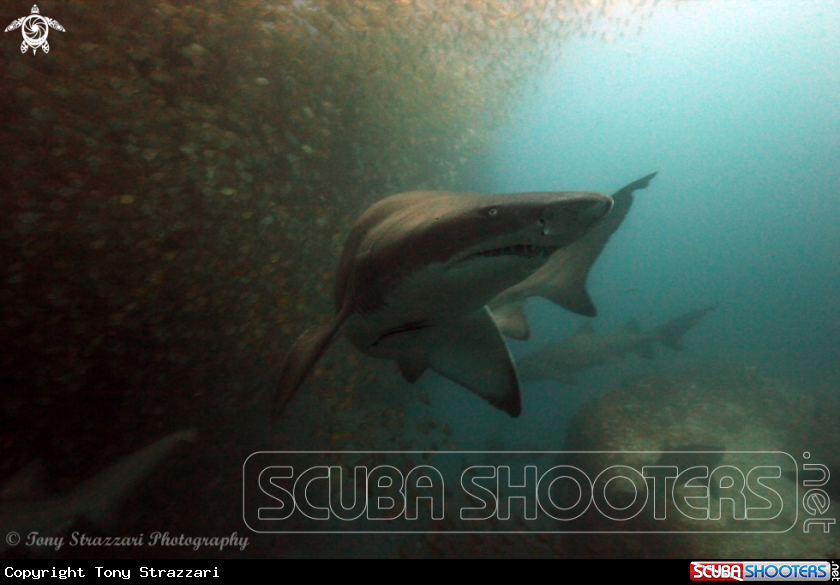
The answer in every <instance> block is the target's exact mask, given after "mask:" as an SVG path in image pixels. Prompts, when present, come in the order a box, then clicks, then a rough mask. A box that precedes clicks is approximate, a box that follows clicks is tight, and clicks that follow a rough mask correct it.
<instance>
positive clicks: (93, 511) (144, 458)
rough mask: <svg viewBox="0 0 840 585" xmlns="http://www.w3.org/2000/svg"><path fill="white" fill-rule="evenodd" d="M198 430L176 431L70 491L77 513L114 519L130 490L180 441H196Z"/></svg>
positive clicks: (97, 519)
mask: <svg viewBox="0 0 840 585" xmlns="http://www.w3.org/2000/svg"><path fill="white" fill-rule="evenodd" d="M197 434H198V433H197V432H196V430H195V429H187V430H183V431H179V432H177V433H173V434H171V435H169V436H167V437H164V438H163V439H160V440H159V441H156V442H154V443H152V444H151V445H149V446H148V447H144V448H143V449H140V450H139V451H136V452H135V453H132V454H131V455H129V456H128V457H126V458H125V459H123V460H121V461H119V462H118V463H116V464H115V465H112V466H111V467H109V468H108V469H106V470H105V471H102V472H100V473H98V474H97V475H94V476H93V477H92V478H90V479H88V480H86V481H85V482H84V483H82V484H81V485H80V486H79V487H78V488H77V489H76V491H75V492H73V494H72V495H71V502H72V504H71V506H72V508H73V509H74V510H75V515H76V516H85V517H86V518H89V519H90V520H92V521H94V522H96V523H97V524H99V525H106V524H108V523H110V522H112V520H113V516H114V513H115V512H116V510H117V508H118V507H119V505H120V504H121V503H122V502H123V500H124V499H125V498H126V496H128V494H130V493H131V490H132V489H133V488H134V487H135V486H136V485H137V484H139V483H140V482H141V481H142V480H143V479H145V478H146V477H147V476H148V475H149V474H150V473H151V472H152V470H153V469H154V468H155V466H156V465H157V464H158V463H159V462H160V461H161V460H162V459H163V458H165V457H166V456H167V455H169V453H170V452H172V450H173V449H175V447H176V446H178V444H179V443H181V442H182V441H194V440H195V438H196V436H197Z"/></svg>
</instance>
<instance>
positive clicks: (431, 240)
mask: <svg viewBox="0 0 840 585" xmlns="http://www.w3.org/2000/svg"><path fill="white" fill-rule="evenodd" d="M611 207H612V200H611V199H610V198H609V197H607V196H606V195H603V194H601V193H592V192H553V193H517V194H512V195H481V194H478V193H453V192H447V191H417V192H411V193H403V194H400V195H395V196H392V197H389V198H387V199H385V200H383V201H381V202H380V203H378V204H376V205H374V206H373V207H371V208H370V209H369V210H368V211H367V212H366V213H365V214H364V215H363V216H362V217H361V218H360V219H359V221H358V223H357V225H356V227H355V228H354V230H353V233H351V235H350V238H349V239H348V245H347V246H346V247H345V250H344V255H343V257H342V261H341V266H340V268H339V275H338V279H337V282H336V308H337V310H338V311H341V309H342V307H343V306H344V305H345V303H347V302H350V303H353V304H355V305H356V307H357V308H358V310H359V311H360V312H361V313H363V314H370V313H372V312H375V311H377V310H378V309H380V308H381V307H382V306H383V305H384V304H385V303H387V302H388V298H389V297H390V296H393V295H395V294H397V295H398V294H399V287H400V286H401V285H402V284H403V283H405V284H406V285H407V286H414V287H415V288H416V285H417V284H419V285H420V286H421V287H423V288H424V289H426V290H424V291H423V294H424V295H425V296H429V295H431V296H432V297H435V296H444V297H447V298H448V301H449V302H448V303H447V307H450V308H453V309H456V310H460V307H461V306H462V305H469V306H470V307H472V308H476V309H477V308H479V307H481V306H483V305H485V304H486V303H487V301H488V300H490V299H491V298H492V296H490V297H488V296H487V295H488V292H489V291H496V292H497V293H498V292H501V291H503V290H505V289H506V288H508V287H510V286H512V285H513V284H516V283H518V282H520V281H521V280H522V279H524V278H526V277H527V276H529V275H530V274H531V273H533V272H534V271H536V270H537V269H539V268H540V267H541V266H542V265H543V264H544V263H545V262H546V261H547V260H548V258H549V257H550V256H551V255H552V254H553V253H554V252H555V251H557V250H558V249H560V248H564V247H566V246H568V245H570V244H571V243H572V242H574V241H576V240H578V239H579V238H580V237H581V236H583V234H584V233H586V231H587V230H588V229H589V228H590V227H592V226H593V225H594V224H595V223H596V222H597V221H598V220H599V219H601V218H602V217H603V216H604V215H606V213H607V212H609V210H610V209H611ZM424 272H425V273H427V276H429V278H430V279H432V280H434V281H435V282H434V286H435V290H428V289H427V287H425V286H424V285H423V284H420V283H415V281H416V280H417V278H418V277H420V276H421V275H423V273H424ZM429 284H430V285H431V284H432V283H429ZM432 302H434V301H432ZM453 305H454V306H453ZM438 308H440V309H443V308H444V307H438ZM424 309H425V308H424ZM426 310H427V309H426Z"/></svg>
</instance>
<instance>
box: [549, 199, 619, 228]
mask: <svg viewBox="0 0 840 585" xmlns="http://www.w3.org/2000/svg"><path fill="white" fill-rule="evenodd" d="M612 206H613V200H612V199H611V198H610V197H608V196H607V195H604V194H603V193H595V192H583V193H574V194H573V196H572V197H571V198H570V199H567V200H565V201H563V202H561V203H560V204H558V205H557V206H552V207H550V208H548V209H546V210H545V211H544V213H543V215H542V217H540V219H539V225H540V226H541V227H542V233H543V235H544V236H561V235H563V234H568V235H570V236H572V237H574V238H576V237H579V236H580V235H581V232H582V231H585V230H587V229H588V228H590V227H591V226H592V225H594V224H595V223H597V222H598V221H599V220H601V218H603V217H604V216H605V215H607V214H608V213H609V212H610V210H611V209H612Z"/></svg>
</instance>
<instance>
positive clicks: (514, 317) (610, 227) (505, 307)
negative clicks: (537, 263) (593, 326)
mask: <svg viewBox="0 0 840 585" xmlns="http://www.w3.org/2000/svg"><path fill="white" fill-rule="evenodd" d="M656 175H657V173H651V174H650V175H647V176H646V177H642V178H641V179H638V180H636V181H633V182H632V183H630V184H629V185H626V186H624V187H622V188H621V189H619V190H618V191H616V192H615V193H614V194H613V195H612V199H613V201H614V202H615V204H614V205H613V209H612V211H610V214H609V215H608V216H607V217H606V218H605V219H604V221H602V222H600V223H599V224H598V225H597V226H596V227H595V228H593V229H591V230H589V232H588V233H587V234H586V235H585V236H584V237H582V238H581V239H580V240H578V241H577V242H575V243H574V244H572V245H571V246H569V247H567V248H564V249H562V250H558V251H557V252H555V253H554V254H553V255H552V256H551V258H550V259H549V260H548V262H546V263H545V266H543V267H542V268H540V269H539V270H538V271H536V272H534V274H532V275H531V276H530V277H528V278H527V279H525V280H523V281H522V282H520V283H519V284H517V285H516V286H513V287H511V288H509V289H507V290H506V291H504V292H503V293H502V294H500V295H499V296H498V297H496V298H495V299H493V300H492V301H491V302H490V304H489V305H488V306H489V308H490V311H491V312H492V313H493V317H494V318H495V319H496V323H497V324H498V325H499V329H501V330H502V333H504V334H505V335H507V336H508V337H512V338H514V339H519V340H523V341H524V340H526V339H529V338H530V337H531V330H530V328H529V326H528V319H527V317H526V316H525V300H526V299H527V298H528V297H535V296H540V297H544V298H546V299H548V300H550V301H553V302H554V303H557V304H558V305H560V306H561V307H563V308H564V309H568V310H569V311H572V312H573V313H577V314H578V315H585V316H587V317H594V316H595V315H596V314H597V311H596V309H595V305H594V304H593V303H592V300H591V299H590V298H589V293H588V292H586V277H587V275H588V274H589V270H590V269H591V268H592V265H593V264H595V261H596V260H598V256H599V255H600V254H601V251H602V250H603V249H604V246H606V245H607V242H608V241H609V239H610V236H611V235H613V233H615V231H616V230H617V229H618V227H619V226H620V225H621V223H622V222H623V221H624V218H625V217H627V213H628V212H629V211H630V206H631V205H632V204H633V193H634V192H635V191H637V190H639V189H645V188H647V186H648V185H649V184H650V181H651V179H653V178H654V177H655V176H656Z"/></svg>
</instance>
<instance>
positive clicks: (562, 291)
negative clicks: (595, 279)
mask: <svg viewBox="0 0 840 585" xmlns="http://www.w3.org/2000/svg"><path fill="white" fill-rule="evenodd" d="M589 268H590V266H583V265H581V266H575V267H572V269H570V270H569V272H570V274H569V277H568V280H567V282H566V283H565V286H563V287H558V288H556V289H554V290H546V291H543V292H542V293H540V294H541V296H542V297H543V298H545V299H548V300H549V301H551V302H552V303H555V304H557V305H560V306H561V307H563V308H564V309H566V310H568V311H571V312H572V313H577V314H578V315H583V316H584V317H596V316H597V315H598V310H597V309H596V308H595V303H593V302H592V298H591V297H590V296H589V292H587V290H586V276H587V275H588V274H589Z"/></svg>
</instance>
